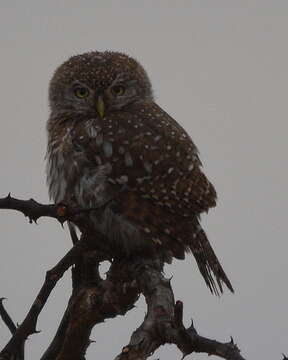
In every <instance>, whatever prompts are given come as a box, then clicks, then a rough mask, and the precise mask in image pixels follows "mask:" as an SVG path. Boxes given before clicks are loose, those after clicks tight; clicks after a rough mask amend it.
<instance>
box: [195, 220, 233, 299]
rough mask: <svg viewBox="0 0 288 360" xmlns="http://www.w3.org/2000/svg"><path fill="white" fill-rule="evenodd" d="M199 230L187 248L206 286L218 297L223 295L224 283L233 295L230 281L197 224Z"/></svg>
mask: <svg viewBox="0 0 288 360" xmlns="http://www.w3.org/2000/svg"><path fill="white" fill-rule="evenodd" d="M199 228H200V230H199V231H198V232H197V234H195V235H196V236H195V238H193V241H192V242H191V243H190V244H189V247H190V250H191V252H192V253H193V255H194V257H195V259H196V262H197V265H198V268H199V270H200V272H201V274H202V276H203V278H204V280H205V282H206V284H207V286H208V287H209V289H210V291H211V292H212V293H214V294H215V295H218V296H219V295H220V293H221V294H222V293H223V283H224V284H225V285H226V286H227V288H228V289H229V290H230V291H231V292H233V293H234V289H233V287H232V285H231V283H230V280H229V279H228V277H227V275H226V274H225V272H224V270H223V268H222V266H221V264H220V262H219V260H218V258H217V256H216V254H215V252H214V250H213V249H212V246H211V245H210V243H209V240H208V238H207V236H206V234H205V232H204V230H203V229H202V228H201V227H200V225H199V224H198V229H199Z"/></svg>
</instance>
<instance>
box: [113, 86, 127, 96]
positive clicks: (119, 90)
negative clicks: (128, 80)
mask: <svg viewBox="0 0 288 360" xmlns="http://www.w3.org/2000/svg"><path fill="white" fill-rule="evenodd" d="M112 91H113V93H114V94H115V95H117V96H121V95H123V94H124V93H125V87H124V86H122V85H116V86H113V88H112Z"/></svg>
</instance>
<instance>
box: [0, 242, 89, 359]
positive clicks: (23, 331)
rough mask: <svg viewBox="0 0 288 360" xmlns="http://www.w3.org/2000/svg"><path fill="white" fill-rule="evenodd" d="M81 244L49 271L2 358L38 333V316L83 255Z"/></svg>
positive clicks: (0, 355) (0, 357) (15, 350)
mask: <svg viewBox="0 0 288 360" xmlns="http://www.w3.org/2000/svg"><path fill="white" fill-rule="evenodd" d="M81 245H82V243H81V242H80V241H79V242H78V243H77V244H76V245H75V246H74V247H73V248H72V249H71V250H70V251H68V253H67V254H66V255H65V256H64V257H63V258H62V259H61V260H60V262H59V263H58V264H57V265H56V266H55V267H54V268H53V269H51V270H49V271H47V273H46V278H45V282H44V284H43V286H42V288H41V290H40V291H39V293H38V295H37V297H36V299H35V301H34V303H33V304H32V306H31V308H30V310H29V312H28V314H27V316H26V318H25V319H24V321H23V322H22V324H21V325H20V326H19V328H18V329H17V330H16V332H15V333H14V334H13V336H12V338H11V339H10V341H9V342H8V343H7V345H6V346H5V347H4V349H3V350H2V351H1V353H0V360H2V359H3V360H4V359H9V358H12V356H13V355H15V354H17V353H18V352H19V349H20V348H21V346H23V344H24V343H25V341H26V339H27V337H28V336H29V335H31V334H35V333H37V330H36V323H37V319H38V316H39V314H40V312H41V310H42V308H43V306H44V305H45V303H46V301H47V299H48V297H49V295H50V293H51V291H52V290H53V288H54V287H55V285H56V283H57V281H58V280H59V279H60V278H61V277H62V276H63V274H64V272H65V271H66V270H67V269H68V268H69V267H70V266H71V265H73V264H75V263H76V262H77V259H78V258H79V257H80V256H81V253H82V251H83V249H82V246H81ZM10 356H11V357H10Z"/></svg>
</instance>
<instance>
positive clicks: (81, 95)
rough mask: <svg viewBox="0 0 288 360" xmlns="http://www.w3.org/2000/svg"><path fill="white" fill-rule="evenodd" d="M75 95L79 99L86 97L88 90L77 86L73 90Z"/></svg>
mask: <svg viewBox="0 0 288 360" xmlns="http://www.w3.org/2000/svg"><path fill="white" fill-rule="evenodd" d="M74 94H75V96H77V97H78V98H79V99H84V98H87V97H88V95H89V90H88V89H86V88H85V87H78V88H76V89H75V90H74Z"/></svg>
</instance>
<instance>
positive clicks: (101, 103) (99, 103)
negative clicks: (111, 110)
mask: <svg viewBox="0 0 288 360" xmlns="http://www.w3.org/2000/svg"><path fill="white" fill-rule="evenodd" d="M96 108H97V111H98V114H99V115H100V117H101V119H103V117H104V114H105V104H104V101H103V97H102V96H98V98H97V103H96Z"/></svg>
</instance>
